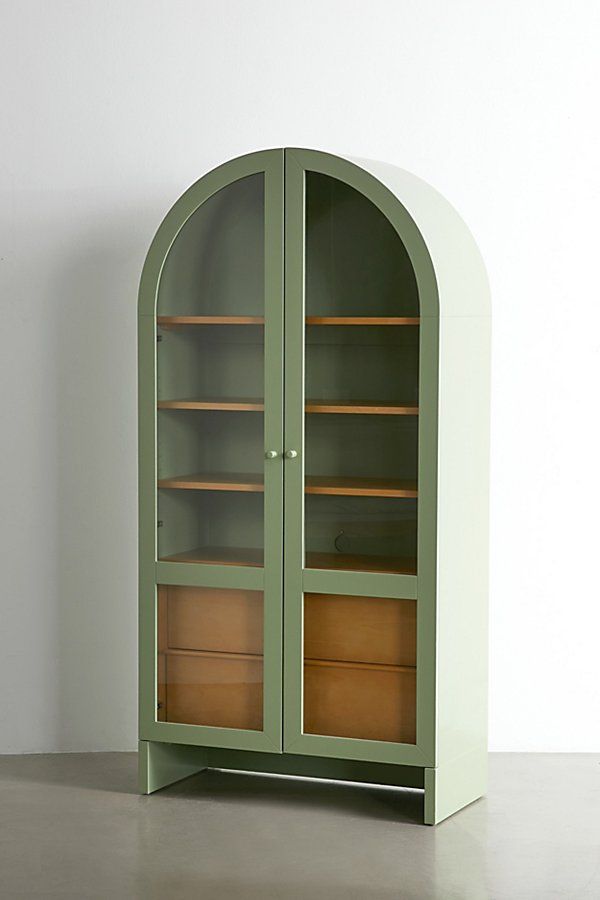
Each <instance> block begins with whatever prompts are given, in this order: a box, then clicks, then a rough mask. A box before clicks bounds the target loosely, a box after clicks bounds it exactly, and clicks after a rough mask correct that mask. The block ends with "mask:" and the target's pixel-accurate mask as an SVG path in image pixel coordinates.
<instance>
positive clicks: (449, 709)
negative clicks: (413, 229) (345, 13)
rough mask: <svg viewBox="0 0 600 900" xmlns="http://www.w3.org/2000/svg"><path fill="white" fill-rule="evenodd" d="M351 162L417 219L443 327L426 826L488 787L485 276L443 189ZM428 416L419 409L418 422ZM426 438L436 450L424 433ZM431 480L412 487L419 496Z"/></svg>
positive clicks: (428, 575) (427, 373) (424, 575)
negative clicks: (431, 763) (431, 759)
mask: <svg viewBox="0 0 600 900" xmlns="http://www.w3.org/2000/svg"><path fill="white" fill-rule="evenodd" d="M358 162H359V164H360V165H361V166H362V167H364V168H365V169H366V170H367V171H369V172H370V173H371V174H373V175H374V176H375V177H377V178H378V179H380V181H381V182H382V183H383V184H385V185H386V186H387V187H388V188H389V189H390V190H391V191H393V192H394V193H395V194H396V195H397V196H398V197H401V198H402V202H403V204H404V205H405V207H406V208H407V210H408V212H409V213H410V215H411V216H412V217H413V219H414V220H415V221H416V222H417V223H418V226H419V230H420V231H421V233H422V235H423V238H424V240H425V242H426V244H427V248H428V250H429V253H430V254H431V259H432V263H433V267H434V271H435V277H436V282H437V285H438V291H439V325H438V327H439V336H437V337H435V338H434V337H433V335H432V336H431V338H430V343H431V348H430V353H431V354H433V353H434V352H435V355H436V358H437V359H438V363H437V365H438V373H437V381H438V384H439V402H438V410H437V429H438V438H437V442H436V446H435V453H436V456H437V477H436V482H435V484H436V494H437V497H436V501H435V504H436V515H435V520H431V519H430V520H429V521H428V522H427V530H428V532H429V537H428V540H431V541H434V540H436V539H437V553H436V560H435V566H434V567H432V568H431V569H429V568H428V569H427V570H424V569H422V568H421V567H420V568H419V595H420V596H421V592H422V587H423V579H427V580H428V581H430V582H432V584H431V585H430V586H429V587H428V589H432V588H433V587H434V589H435V595H436V605H435V629H436V636H435V644H436V670H437V671H436V696H435V705H434V709H435V716H436V748H435V765H436V767H437V768H436V769H433V768H432V769H428V770H427V772H428V777H427V779H426V788H425V790H426V807H427V809H428V812H427V813H426V819H427V821H428V822H430V823H431V822H435V821H440V820H441V819H442V818H445V817H446V816H447V815H450V814H451V813H452V812H454V811H455V810H456V809H459V808H460V807H461V806H464V805H466V804H467V803H470V802H471V801H472V800H474V799H476V798H477V797H480V796H481V795H482V794H483V793H485V788H486V754H487V749H486V744H487V642H488V621H487V608H488V607H487V593H488V518H489V514H488V503H489V499H488V497H489V487H488V485H489V393H490V298H489V285H488V281H487V276H486V272H485V267H484V265H483V262H482V260H481V256H480V254H479V251H478V249H477V246H476V244H475V241H474V240H473V237H472V235H471V233H470V232H469V230H468V228H467V226H466V225H465V223H464V222H463V221H462V219H461V218H460V216H459V215H458V214H457V213H456V211H455V210H454V209H453V208H452V207H451V206H450V204H449V203H448V201H447V200H446V199H445V198H444V197H442V196H441V195H440V194H439V193H438V192H437V191H436V190H435V189H434V188H432V187H431V186H430V185H428V184H426V183H425V182H423V181H421V180H420V179H418V178H416V177H415V176H413V175H411V174H409V173H408V172H404V171H402V170H401V169H397V168H395V167H393V166H389V165H386V164H384V163H379V162H373V161H371V160H361V161H358ZM421 316H422V319H421V332H422V335H421V337H422V340H427V320H426V318H424V317H426V316H427V312H426V311H422V312H421ZM434 347H436V349H435V351H434ZM432 374H433V368H428V369H422V372H421V383H422V385H423V379H427V378H431V377H432ZM424 415H427V413H426V411H425V410H421V415H420V419H421V425H422V426H423V425H424ZM423 430H424V431H425V429H423ZM427 430H429V429H427ZM421 447H422V450H425V452H433V451H434V445H433V444H432V443H431V442H428V444H427V446H426V447H424V446H423V444H421ZM429 488H430V486H429V485H424V484H423V483H421V484H420V485H419V490H420V495H421V499H420V502H422V500H423V491H424V490H427V489H429ZM434 527H435V532H436V534H431V530H432V529H433V528H434ZM419 610H421V606H420V607H419ZM427 798H428V799H427ZM432 798H433V799H432ZM432 804H433V805H432Z"/></svg>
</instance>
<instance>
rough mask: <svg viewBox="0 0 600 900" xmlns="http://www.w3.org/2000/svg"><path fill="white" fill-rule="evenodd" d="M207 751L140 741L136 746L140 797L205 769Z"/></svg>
mask: <svg viewBox="0 0 600 900" xmlns="http://www.w3.org/2000/svg"><path fill="white" fill-rule="evenodd" d="M205 757H206V751H205V750H204V749H199V748H195V747H178V746H174V745H173V744H160V743H155V742H149V741H140V742H139V745H138V779H139V792H140V794H152V793H154V791H159V790H160V789H161V788H164V787H168V786H169V785H170V784H175V782H177V781H181V780H182V779H183V778H189V776H190V775H196V774H197V773H198V772H201V771H202V770H203V769H205V768H206V763H205Z"/></svg>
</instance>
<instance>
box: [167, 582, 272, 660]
mask: <svg viewBox="0 0 600 900" xmlns="http://www.w3.org/2000/svg"><path fill="white" fill-rule="evenodd" d="M160 595H161V596H160V598H159V604H160V605H161V607H162V609H161V614H162V615H163V616H164V622H163V627H164V628H165V629H166V634H165V637H166V644H167V647H169V648H170V649H178V650H218V651H219V652H224V653H254V654H259V655H260V654H262V652H263V596H262V593H261V592H260V591H246V590H229V589H223V588H219V589H218V590H217V589H214V588H205V587H182V586H179V585H164V586H162V587H161V588H160Z"/></svg>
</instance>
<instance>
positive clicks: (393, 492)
mask: <svg viewBox="0 0 600 900" xmlns="http://www.w3.org/2000/svg"><path fill="white" fill-rule="evenodd" d="M158 487H159V488H163V489H169V490H196V491H202V490H205V491H254V492H260V491H264V481H263V476H262V475H254V474H248V473H245V474H241V473H233V472H227V473H217V472H209V473H196V474H193V475H178V476H175V477H172V478H159V480H158ZM304 491H305V493H306V494H326V495H341V496H347V497H353V496H356V497H416V496H417V485H416V483H415V482H413V481H407V480H405V479H386V478H357V477H352V476H339V475H338V476H336V477H329V476H327V475H307V476H306V479H305V487H304Z"/></svg>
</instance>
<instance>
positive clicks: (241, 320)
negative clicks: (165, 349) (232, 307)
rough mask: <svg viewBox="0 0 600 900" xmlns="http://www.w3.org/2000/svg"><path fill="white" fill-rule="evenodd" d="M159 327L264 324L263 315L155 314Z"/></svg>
mask: <svg viewBox="0 0 600 900" xmlns="http://www.w3.org/2000/svg"><path fill="white" fill-rule="evenodd" d="M156 324H157V325H159V326H160V327H161V328H173V327H177V326H181V325H264V324H265V317H264V316H157V317H156Z"/></svg>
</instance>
